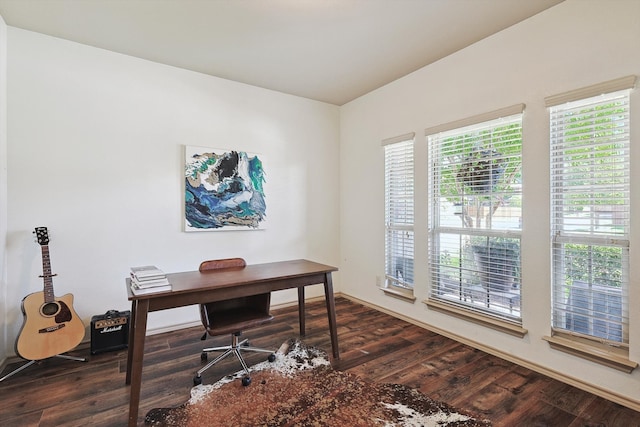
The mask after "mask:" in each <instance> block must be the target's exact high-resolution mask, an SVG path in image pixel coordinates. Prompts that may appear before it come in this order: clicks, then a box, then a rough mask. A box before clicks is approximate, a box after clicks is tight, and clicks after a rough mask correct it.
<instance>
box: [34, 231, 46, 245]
mask: <svg viewBox="0 0 640 427" xmlns="http://www.w3.org/2000/svg"><path fill="white" fill-rule="evenodd" d="M34 233H35V235H36V238H37V239H38V244H40V245H43V246H44V245H48V244H49V233H48V232H47V227H36V229H35V231H34Z"/></svg>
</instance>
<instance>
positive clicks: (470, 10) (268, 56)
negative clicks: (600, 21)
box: [0, 0, 562, 105]
mask: <svg viewBox="0 0 640 427" xmlns="http://www.w3.org/2000/svg"><path fill="white" fill-rule="evenodd" d="M561 1H562V0H535V1H531V0H0V15H2V17H3V18H4V20H5V22H6V23H7V25H9V26H13V27H18V28H23V29H26V30H31V31H36V32H39V33H43V34H48V35H51V36H54V37H59V38H63V39H67V40H71V41H75V42H78V43H83V44H87V45H90V46H94V47H98V48H103V49H107V50H111V51H114V52H119V53H123V54H127V55H132V56H136V57H139V58H144V59H147V60H150V61H155V62H159V63H162V64H168V65H172V66H176V67H181V68H185V69H188V70H193V71H197V72H201V73H205V74H210V75H213V76H217V77H221V78H225V79H230V80H234V81H237V82H242V83H247V84H250V85H254V86H259V87H263V88H267V89H272V90H276V91H280V92H284V93H288V94H292V95H297V96H302V97H306V98H310V99H315V100H318V101H323V102H328V103H331V104H335V105H343V104H345V103H346V102H349V101H351V100H353V99H355V98H357V97H359V96H361V95H364V94H365V93H368V92H370V91H372V90H374V89H377V88H379V87H381V86H384V85H385V84H387V83H389V82H391V81H393V80H396V79H398V78H399V77H402V76H404V75H407V74H409V73H411V72H413V71H415V70H417V69H419V68H422V67H424V66H425V65H428V64H430V63H432V62H435V61H437V60H439V59H441V58H443V57H445V56H447V55H450V54H452V53H454V52H456V51H458V50H460V49H463V48H465V47H466V46H469V45H471V44H473V43H475V42H477V41H479V40H481V39H483V38H485V37H488V36H490V35H491V34H494V33H496V32H499V31H501V30H503V29H505V28H507V27H509V26H511V25H514V24H516V23H518V22H520V21H522V20H525V19H527V18H529V17H531V16H532V15H535V14H537V13H539V12H541V11H543V10H545V9H547V8H549V7H551V6H554V5H556V4H558V3H560V2H561Z"/></svg>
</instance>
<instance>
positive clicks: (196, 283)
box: [127, 259, 338, 301]
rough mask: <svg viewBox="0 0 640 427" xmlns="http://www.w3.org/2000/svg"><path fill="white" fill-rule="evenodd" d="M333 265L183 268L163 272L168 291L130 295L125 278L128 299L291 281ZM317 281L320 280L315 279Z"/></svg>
mask: <svg viewBox="0 0 640 427" xmlns="http://www.w3.org/2000/svg"><path fill="white" fill-rule="evenodd" d="M337 270H338V269H337V268H336V267H332V266H330V265H324V264H319V263H317V262H313V261H308V260H305V259H298V260H292V261H280V262H270V263H266V264H251V265H247V266H246V267H232V268H224V269H220V270H210V271H205V272H200V271H187V272H182V273H170V274H167V279H168V280H169V283H171V288H172V289H171V290H170V291H165V292H154V293H148V294H143V295H133V292H131V288H130V286H129V284H130V280H129V279H127V292H128V297H129V301H131V300H138V299H154V298H164V297H167V296H169V295H171V296H177V295H179V294H185V293H191V292H200V291H203V290H206V289H224V288H231V287H237V286H241V285H250V284H256V283H267V282H278V281H282V280H295V279H296V278H304V277H309V276H314V275H319V277H320V275H321V276H324V274H326V273H330V272H332V271H337ZM318 283H322V279H319V281H318Z"/></svg>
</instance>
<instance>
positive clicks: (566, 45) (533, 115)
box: [340, 0, 640, 405]
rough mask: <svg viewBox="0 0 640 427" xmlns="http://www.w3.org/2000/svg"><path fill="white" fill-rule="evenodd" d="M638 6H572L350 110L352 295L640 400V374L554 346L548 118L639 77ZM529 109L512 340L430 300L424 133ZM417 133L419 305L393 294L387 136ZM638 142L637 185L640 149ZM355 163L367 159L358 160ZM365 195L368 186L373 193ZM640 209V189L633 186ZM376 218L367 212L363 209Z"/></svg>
mask: <svg viewBox="0 0 640 427" xmlns="http://www.w3.org/2000/svg"><path fill="white" fill-rule="evenodd" d="M639 16H640V2H638V1H637V0H616V1H609V2H606V1H595V0H567V1H566V2H563V3H561V4H559V5H558V6H555V7H553V8H551V9H549V10H547V11H545V12H543V13H541V14H539V15H537V16H534V17H533V18H531V19H529V20H527V21H524V22H522V23H520V24H518V25H515V26H513V27H510V28H508V29H506V30H504V31H502V32H500V33H499V34H496V35H494V36H492V37H489V38H487V39H485V40H483V41H481V42H479V43H477V44H475V45H473V46H470V47H468V48H466V49H464V50H462V51H459V52H457V53H456V54H454V55H451V56H449V57H447V58H444V59H442V60H441V61H439V62H437V63H435V64H432V65H430V66H427V67H425V68H423V69H421V70H419V71H417V72H415V73H412V74H411V75H409V76H406V77H404V78H402V79H399V80H397V81H395V82H393V83H391V84H389V85H387V86H385V87H383V88H381V89H379V90H376V91H374V92H372V93H370V94H367V95H365V96H363V97H361V98H359V99H357V100H355V101H353V102H351V103H349V104H347V105H345V106H343V107H342V109H341V117H340V118H341V152H340V155H341V180H340V186H341V193H340V194H341V199H340V200H341V219H340V230H341V255H342V263H341V265H340V267H341V277H342V284H343V286H342V290H343V292H346V293H348V294H351V295H353V296H355V297H357V298H360V299H362V300H364V301H366V302H369V303H371V304H374V305H377V306H381V307H385V308H387V309H389V310H392V311H394V312H396V313H399V314H402V315H405V316H408V317H410V318H412V319H415V320H416V321H418V322H421V323H425V324H428V325H432V326H433V327H435V328H440V329H442V330H445V331H448V332H449V333H452V334H456V335H458V336H462V337H464V338H465V339H468V340H472V341H474V342H477V343H481V344H483V345H486V346H488V347H490V348H495V349H498V351H500V352H502V353H503V354H507V355H511V356H514V357H517V358H520V359H521V360H524V361H528V362H531V363H535V364H538V365H539V366H542V367H544V368H545V369H549V370H552V371H555V372H559V373H563V374H564V375H567V376H568V377H573V378H576V379H578V380H579V381H582V382H584V383H585V384H588V385H593V386H594V387H596V388H599V389H602V390H606V391H611V392H613V393H618V394H620V395H622V396H624V397H625V399H630V400H635V402H637V403H638V404H639V405H640V387H638V384H639V380H640V369H636V371H635V372H633V373H632V374H625V373H621V372H618V371H616V370H613V369H610V368H606V367H603V366H600V365H597V364H594V363H591V362H588V361H585V360H582V359H580V358H577V357H574V356H569V355H567V354H565V353H562V352H559V351H556V350H551V349H550V348H549V345H548V343H547V342H546V341H543V340H542V337H543V336H544V335H549V334H550V319H551V314H550V304H551V303H550V290H549V286H550V285H549V283H550V273H549V271H550V262H549V260H550V250H549V235H550V232H549V203H550V202H549V196H548V189H549V155H548V140H549V138H548V134H549V130H548V115H547V111H546V109H545V107H544V97H545V96H548V95H553V94H558V93H561V92H565V91H568V90H571V89H576V88H580V87H583V86H587V85H591V84H596V83H600V82H603V81H607V80H610V79H614V78H618V77H623V76H627V75H631V74H635V75H639V76H640V55H638V41H639V40H640V25H639V24H638V17H639ZM517 103H525V104H526V111H525V115H524V123H523V132H524V143H523V151H524V153H523V156H524V160H523V180H524V216H523V231H522V257H523V271H522V276H523V282H522V286H523V288H522V294H523V295H522V302H523V314H522V317H523V322H524V327H525V328H527V329H528V330H529V333H528V335H527V336H526V337H525V338H524V339H519V338H515V337H512V336H509V335H504V334H502V333H500V332H497V331H493V330H491V329H488V328H483V327H481V326H478V325H476V324H472V323H469V322H466V321H464V320H461V319H457V318H452V317H450V316H447V315H446V314H442V313H438V312H435V311H432V310H430V309H428V308H426V306H425V305H424V304H423V303H422V301H423V300H425V299H426V298H427V295H428V287H429V278H428V270H427V214H428V211H427V168H426V165H427V148H426V140H425V138H424V129H425V128H427V127H430V126H435V125H438V124H441V123H447V122H450V121H453V120H457V119H462V118H466V117H469V116H473V115H476V114H480V113H484V112H488V111H492V110H496V109H498V108H502V107H507V106H510V105H513V104H517ZM632 104H633V105H632V123H635V127H634V130H633V135H632V140H633V141H635V142H638V141H640V89H636V90H635V91H634V92H633V95H632ZM408 132H415V133H416V135H417V140H416V153H415V162H416V175H415V177H416V188H415V194H416V207H415V214H416V220H415V222H416V248H415V256H416V259H417V262H416V274H415V279H416V288H415V293H416V296H417V301H416V302H415V303H414V304H411V303H408V302H404V301H401V300H398V299H395V298H390V297H387V296H385V295H384V294H383V293H382V292H381V291H380V290H378V289H377V287H376V276H381V277H382V276H384V215H383V205H384V194H383V191H382V189H383V185H384V176H383V170H384V159H383V150H382V147H381V145H380V142H381V140H383V139H385V138H390V137H394V136H397V135H402V134H405V133H408ZM636 145H637V144H635V145H634V144H633V143H632V150H634V151H633V158H632V167H633V170H632V175H633V178H632V182H633V183H634V184H637V183H639V182H640V180H639V179H638V176H639V174H640V170H639V168H638V167H636V166H637V165H639V164H640V162H639V161H638V160H640V150H636V148H638V147H637V146H636ZM355 159H357V161H355ZM363 189H366V191H363ZM632 197H633V205H632V208H633V209H634V211H637V210H638V209H640V186H635V187H634V190H633V194H632ZM365 212H366V213H367V214H366V215H365V214H363V213H365ZM631 225H632V230H633V233H634V234H633V236H632V242H631V243H632V246H631V257H632V259H631V278H632V279H631V287H632V289H631V295H630V298H631V304H630V311H632V313H631V319H630V321H631V327H630V342H631V343H630V345H631V351H630V353H631V354H630V356H631V359H632V360H635V361H639V362H640V316H639V315H638V310H637V307H638V306H639V302H640V279H639V278H640V255H639V253H638V252H637V250H636V249H635V248H637V247H638V243H640V216H638V215H635V216H634V218H633V219H632V224H631Z"/></svg>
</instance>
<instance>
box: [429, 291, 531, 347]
mask: <svg viewBox="0 0 640 427" xmlns="http://www.w3.org/2000/svg"><path fill="white" fill-rule="evenodd" d="M423 302H424V303H425V304H426V305H427V307H429V308H431V309H433V310H436V311H440V312H442V313H446V314H449V315H452V316H455V317H458V318H460V319H464V320H468V321H470V322H473V323H476V324H478V325H482V326H486V327H488V328H491V329H495V330H496V331H500V332H504V333H507V334H510V335H513V336H516V337H518V338H523V337H524V336H525V335H526V334H527V333H528V332H529V331H527V330H526V329H524V328H522V327H521V326H519V325H516V324H515V323H510V322H506V321H502V320H499V319H494V318H491V317H488V316H483V315H482V314H479V313H474V312H473V311H471V310H465V309H464V308H461V307H457V306H455V305H453V304H447V303H445V302H441V301H435V300H430V299H428V300H424V301H423Z"/></svg>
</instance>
